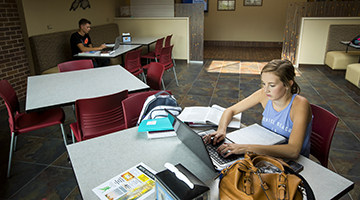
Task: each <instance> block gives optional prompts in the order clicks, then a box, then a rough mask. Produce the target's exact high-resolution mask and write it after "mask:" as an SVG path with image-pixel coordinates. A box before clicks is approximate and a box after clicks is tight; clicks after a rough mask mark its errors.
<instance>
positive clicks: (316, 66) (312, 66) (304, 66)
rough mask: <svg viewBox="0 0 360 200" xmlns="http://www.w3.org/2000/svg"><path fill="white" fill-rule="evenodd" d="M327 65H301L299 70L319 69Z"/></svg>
mask: <svg viewBox="0 0 360 200" xmlns="http://www.w3.org/2000/svg"><path fill="white" fill-rule="evenodd" d="M324 66H325V65H313V64H299V68H319V67H324Z"/></svg>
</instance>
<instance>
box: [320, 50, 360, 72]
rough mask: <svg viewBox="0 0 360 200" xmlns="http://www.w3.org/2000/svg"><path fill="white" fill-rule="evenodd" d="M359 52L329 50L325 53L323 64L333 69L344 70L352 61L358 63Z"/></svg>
mask: <svg viewBox="0 0 360 200" xmlns="http://www.w3.org/2000/svg"><path fill="white" fill-rule="evenodd" d="M359 57H360V52H357V51H348V52H347V53H346V52H345V51H329V52H327V53H326V58H325V64H326V65H327V66H329V67H330V68H331V69H333V70H346V67H347V66H348V65H349V64H352V63H358V62H359Z"/></svg>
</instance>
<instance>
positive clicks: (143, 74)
mask: <svg viewBox="0 0 360 200" xmlns="http://www.w3.org/2000/svg"><path fill="white" fill-rule="evenodd" d="M141 74H142V77H143V80H144V83H145V84H146V77H145V73H144V72H143V73H141Z"/></svg>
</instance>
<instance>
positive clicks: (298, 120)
mask: <svg viewBox="0 0 360 200" xmlns="http://www.w3.org/2000/svg"><path fill="white" fill-rule="evenodd" d="M290 118H291V120H292V121H293V128H292V131H291V134H290V137H289V140H288V144H282V145H241V144H224V145H221V146H220V147H219V148H218V152H219V153H222V154H225V155H226V156H229V155H231V154H243V153H245V152H246V151H252V152H256V153H261V154H267V155H271V156H275V157H283V158H291V159H296V158H297V157H298V156H299V154H300V151H301V148H302V145H303V141H304V138H305V134H306V128H307V125H308V123H309V122H310V121H311V118H312V114H311V108H310V104H309V102H308V101H307V99H306V98H304V97H301V96H299V95H298V96H297V97H296V98H295V99H294V102H293V105H292V108H291V110H290ZM228 150H230V153H227V154H226V152H227V151H228Z"/></svg>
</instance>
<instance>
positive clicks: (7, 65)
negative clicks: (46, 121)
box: [0, 0, 30, 109]
mask: <svg viewBox="0 0 360 200" xmlns="http://www.w3.org/2000/svg"><path fill="white" fill-rule="evenodd" d="M29 74H30V71H29V64H28V60H27V57H26V53H25V44H24V38H23V35H22V30H21V26H20V18H19V12H18V8H17V5H16V2H15V0H0V80H3V79H6V80H8V81H9V83H10V84H11V85H12V86H13V88H14V89H15V91H16V93H17V95H18V98H19V100H23V99H25V95H26V83H27V77H28V76H29ZM3 108H5V105H4V102H3V100H2V99H1V101H0V109H3Z"/></svg>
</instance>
